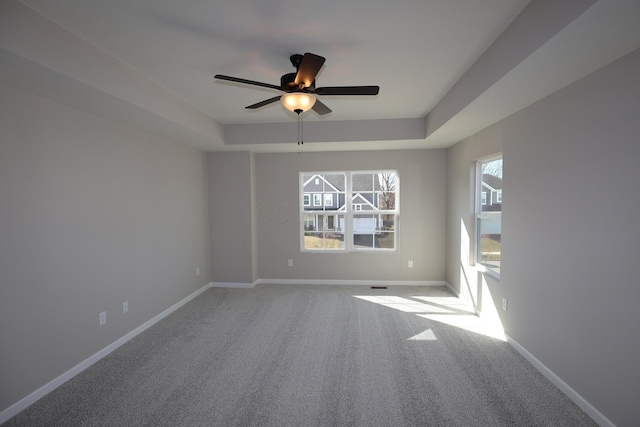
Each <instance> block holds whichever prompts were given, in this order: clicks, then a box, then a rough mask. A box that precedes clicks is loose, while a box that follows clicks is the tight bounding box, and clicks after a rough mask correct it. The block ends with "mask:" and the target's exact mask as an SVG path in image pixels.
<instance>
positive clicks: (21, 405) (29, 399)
mask: <svg viewBox="0 0 640 427" xmlns="http://www.w3.org/2000/svg"><path fill="white" fill-rule="evenodd" d="M210 287H211V283H209V284H206V285H205V286H203V287H202V288H200V289H198V290H197V291H195V292H194V293H192V294H191V295H189V296H187V297H186V298H184V299H182V300H180V301H178V302H177V303H175V304H174V305H172V306H171V307H169V308H167V309H166V310H165V311H163V312H162V313H160V314H158V315H157V316H154V317H153V318H152V319H150V320H148V321H147V322H145V323H143V324H142V325H140V326H138V327H137V328H135V329H134V330H133V331H131V332H129V333H128V334H126V335H125V336H123V337H121V338H119V339H117V340H116V341H114V342H112V343H111V344H109V345H108V346H106V347H105V348H103V349H102V350H100V351H98V352H97V353H95V354H94V355H92V356H90V357H89V358H87V359H85V360H83V361H82V362H80V363H78V364H77V365H76V366H74V367H73V368H71V369H69V370H68V371H67V372H65V373H64V374H62V375H60V376H59V377H57V378H54V379H53V380H51V381H49V382H48V383H47V384H45V385H43V386H42V387H40V388H39V389H37V390H36V391H34V392H33V393H31V394H29V395H28V396H26V397H24V398H23V399H21V400H19V401H18V402H16V403H14V404H13V405H11V406H9V407H8V408H7V409H5V410H4V411H2V412H0V424H2V423H4V422H5V421H7V420H9V419H10V418H12V417H14V416H15V415H17V414H18V413H19V412H21V411H22V410H24V409H26V408H27V407H29V406H31V405H32V404H34V403H35V402H36V401H38V400H40V399H41V398H42V397H44V396H46V395H47V394H49V393H50V392H52V391H53V390H55V389H56V388H58V387H60V386H61V385H62V384H64V383H66V382H67V381H69V380H70V379H71V378H73V377H75V376H76V375H78V374H79V373H80V372H82V371H84V370H85V369H87V368H88V367H90V366H91V365H93V364H94V363H96V362H97V361H99V360H100V359H102V358H103V357H105V356H107V355H108V354H109V353H111V352H112V351H114V350H115V349H117V348H118V347H120V346H121V345H123V344H125V343H126V342H127V341H129V340H131V339H132V338H134V337H136V336H137V335H139V334H141V333H142V332H144V331H145V330H147V329H149V328H150V327H151V326H153V325H155V324H156V323H158V322H159V321H160V320H162V319H164V318H165V317H167V316H168V315H170V314H171V313H173V312H174V311H176V310H177V309H179V308H180V307H182V306H183V305H185V304H186V303H188V302H189V301H191V300H192V299H194V298H195V297H197V296H198V295H200V294H201V293H203V292H204V291H206V290H207V289H209V288H210Z"/></svg>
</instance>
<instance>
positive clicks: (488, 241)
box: [475, 156, 502, 277]
mask: <svg viewBox="0 0 640 427" xmlns="http://www.w3.org/2000/svg"><path fill="white" fill-rule="evenodd" d="M475 174H476V206H475V212H476V214H475V217H476V239H475V247H476V263H477V264H478V265H480V266H482V267H483V268H484V269H486V271H489V272H492V273H493V274H494V275H496V276H498V277H499V275H500V264H501V254H502V249H501V241H502V156H494V157H491V158H489V159H485V160H479V161H477V162H476V168H475Z"/></svg>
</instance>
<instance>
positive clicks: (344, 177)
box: [300, 171, 399, 251]
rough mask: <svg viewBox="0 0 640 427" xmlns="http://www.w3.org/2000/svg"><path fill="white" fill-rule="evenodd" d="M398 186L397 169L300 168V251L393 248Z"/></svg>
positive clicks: (395, 247) (394, 247)
mask: <svg viewBox="0 0 640 427" xmlns="http://www.w3.org/2000/svg"><path fill="white" fill-rule="evenodd" d="M398 187H399V180H398V174H397V172H396V171H373V172H370V171H366V172H361V171H358V172H340V173H338V172H327V173H324V172H303V173H301V174H300V204H301V209H300V213H301V221H300V223H301V226H302V230H301V234H302V245H301V246H302V250H309V251H331V250H333V251H380V250H382V251H384V250H387V251H388V250H396V249H397V223H398V215H399V210H398V203H397V201H398V190H399V188H398ZM310 201H313V203H310Z"/></svg>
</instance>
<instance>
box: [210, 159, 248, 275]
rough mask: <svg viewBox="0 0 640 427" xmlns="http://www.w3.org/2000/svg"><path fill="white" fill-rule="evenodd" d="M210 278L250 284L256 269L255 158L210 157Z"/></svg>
mask: <svg viewBox="0 0 640 427" xmlns="http://www.w3.org/2000/svg"><path fill="white" fill-rule="evenodd" d="M208 161H209V194H210V198H209V212H210V224H211V225H210V232H211V277H212V280H213V281H214V282H216V283H226V284H229V283H236V284H251V283H253V282H254V281H255V280H256V278H257V277H255V268H254V264H255V261H254V239H255V231H254V225H255V224H254V221H253V210H254V201H253V199H254V183H253V154H252V153H249V152H231V153H224V152H218V153H209V154H208Z"/></svg>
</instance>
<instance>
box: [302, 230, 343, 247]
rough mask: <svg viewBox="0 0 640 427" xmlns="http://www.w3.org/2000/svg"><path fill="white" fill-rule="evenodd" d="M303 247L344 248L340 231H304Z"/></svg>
mask: <svg viewBox="0 0 640 427" xmlns="http://www.w3.org/2000/svg"><path fill="white" fill-rule="evenodd" d="M304 248H305V249H344V234H342V233H333V232H331V233H304Z"/></svg>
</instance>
